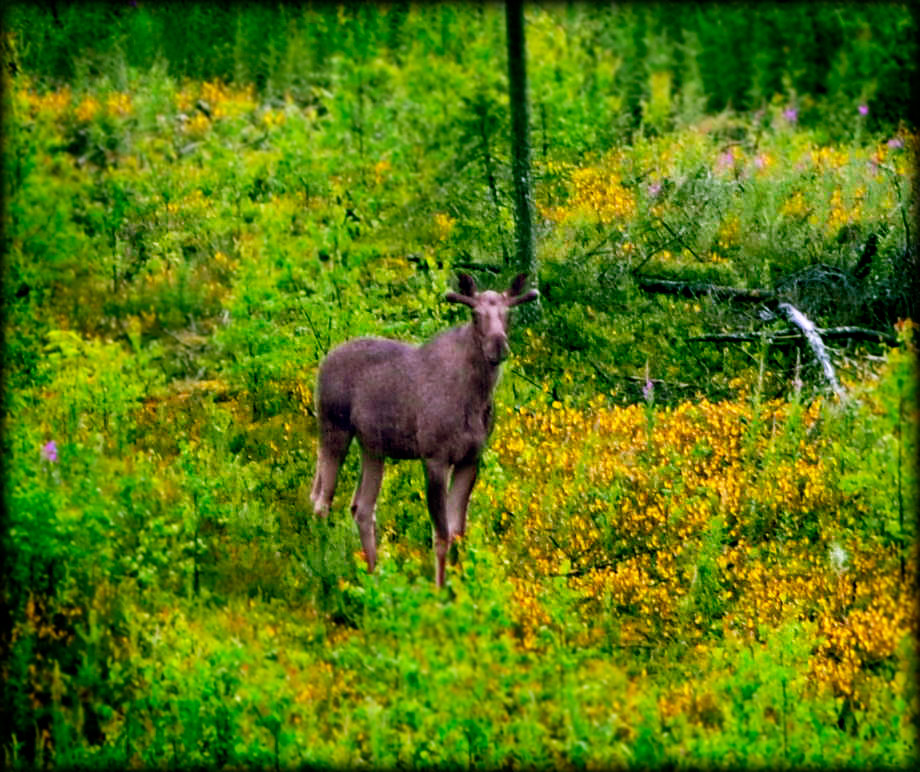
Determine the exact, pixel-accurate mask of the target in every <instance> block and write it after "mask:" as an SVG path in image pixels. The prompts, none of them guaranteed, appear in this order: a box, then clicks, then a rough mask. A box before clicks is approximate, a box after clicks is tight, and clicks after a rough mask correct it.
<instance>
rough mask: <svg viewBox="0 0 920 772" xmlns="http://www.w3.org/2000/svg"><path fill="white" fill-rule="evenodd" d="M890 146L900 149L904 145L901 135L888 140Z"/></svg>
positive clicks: (893, 148)
mask: <svg viewBox="0 0 920 772" xmlns="http://www.w3.org/2000/svg"><path fill="white" fill-rule="evenodd" d="M888 147H890V148H891V149H892V150H898V149H899V148H902V147H904V140H903V139H901V138H900V137H892V138H891V139H889V140H888Z"/></svg>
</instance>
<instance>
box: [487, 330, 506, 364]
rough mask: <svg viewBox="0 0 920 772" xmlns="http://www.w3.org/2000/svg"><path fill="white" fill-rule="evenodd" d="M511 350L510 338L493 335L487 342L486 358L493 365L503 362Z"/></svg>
mask: <svg viewBox="0 0 920 772" xmlns="http://www.w3.org/2000/svg"><path fill="white" fill-rule="evenodd" d="M510 352H511V349H510V348H509V347H508V336H506V335H492V336H490V337H489V338H488V339H487V340H486V351H485V354H486V358H487V359H488V360H489V362H490V363H491V364H493V365H497V364H499V363H501V362H503V361H504V360H505V359H506V358H507V357H508V354H509V353H510Z"/></svg>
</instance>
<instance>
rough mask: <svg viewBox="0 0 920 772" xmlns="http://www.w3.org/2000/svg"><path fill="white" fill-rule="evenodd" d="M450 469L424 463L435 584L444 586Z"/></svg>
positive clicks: (435, 462)
mask: <svg viewBox="0 0 920 772" xmlns="http://www.w3.org/2000/svg"><path fill="white" fill-rule="evenodd" d="M449 472H450V467H449V466H448V465H447V464H445V463H443V462H440V461H426V462H425V478H426V481H427V494H428V513H429V514H430V515H431V524H432V526H433V528H434V552H435V560H436V566H435V583H436V584H437V586H438V587H443V586H444V565H445V563H446V561H447V549H448V547H450V526H449V524H448V522H447V478H448V473H449Z"/></svg>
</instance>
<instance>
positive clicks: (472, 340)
mask: <svg viewBox="0 0 920 772" xmlns="http://www.w3.org/2000/svg"><path fill="white" fill-rule="evenodd" d="M460 330H461V333H462V334H463V338H464V343H465V344H466V346H465V348H466V350H467V354H468V356H467V363H468V367H469V378H470V380H471V381H472V382H473V383H474V384H475V387H476V389H475V391H476V394H477V396H479V397H481V399H482V401H483V402H488V401H490V400H491V399H492V392H493V391H494V390H495V384H496V383H498V377H499V375H500V374H501V363H500V362H499V363H496V364H493V363H492V362H490V361H489V360H488V359H486V356H485V354H484V353H483V351H482V341H480V340H479V336H478V335H477V334H476V329H475V327H474V326H473V322H469V323H468V324H466V325H464V326H463V327H461V328H460Z"/></svg>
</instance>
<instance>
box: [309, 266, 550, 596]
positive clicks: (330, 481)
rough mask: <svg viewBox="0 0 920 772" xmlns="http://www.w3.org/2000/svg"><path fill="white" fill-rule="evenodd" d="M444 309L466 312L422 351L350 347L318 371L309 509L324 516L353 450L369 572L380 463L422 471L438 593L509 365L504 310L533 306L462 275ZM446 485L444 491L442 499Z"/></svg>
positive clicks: (381, 343)
mask: <svg viewBox="0 0 920 772" xmlns="http://www.w3.org/2000/svg"><path fill="white" fill-rule="evenodd" d="M459 278H460V292H448V293H447V295H446V299H447V300H448V301H450V302H452V303H463V305H466V306H469V307H470V308H471V309H472V311H473V319H472V321H471V322H469V323H468V324H465V325H462V326H460V327H453V328H451V329H449V330H446V331H445V332H442V333H441V334H439V335H437V336H436V337H434V338H432V339H431V340H430V341H428V342H427V343H425V344H424V345H422V346H418V347H416V346H410V345H407V344H405V343H399V342H397V341H393V340H383V339H380V338H358V339H356V340H352V341H349V342H348V343H344V344H342V345H341V346H339V347H338V348H336V349H334V350H333V351H332V352H330V353H329V355H328V356H327V357H326V359H325V360H324V361H323V363H322V364H321V365H320V368H319V377H318V379H317V408H318V413H319V430H320V440H319V454H318V457H317V461H316V477H315V478H314V480H313V492H312V493H311V495H310V499H311V500H312V502H313V508H314V511H315V512H316V513H317V514H318V515H322V516H324V517H325V516H326V515H327V514H328V513H329V507H330V505H331V503H332V495H333V493H334V492H335V481H336V477H337V475H338V471H339V467H340V466H341V464H342V461H343V460H344V458H345V454H346V452H347V451H348V446H349V444H350V443H351V439H352V437H354V436H355V435H357V437H358V442H359V443H360V445H361V453H362V456H361V480H360V481H359V483H358V487H357V489H356V490H355V495H354V497H353V498H352V501H351V512H352V515H353V516H354V518H355V521H356V522H357V523H358V530H359V532H360V534H361V544H362V546H363V547H364V556H365V558H366V559H367V566H368V569H369V570H371V571H373V570H374V565H375V563H376V562H377V534H376V518H375V516H374V505H375V504H376V501H377V494H378V493H379V492H380V482H381V480H382V478H383V464H384V459H385V458H396V459H402V458H420V459H422V460H423V461H424V462H425V476H426V480H427V495H428V512H429V514H430V515H431V521H432V523H433V524H434V546H435V554H436V557H437V572H436V581H437V585H438V587H441V586H442V585H443V584H444V563H445V560H446V558H447V550H448V548H449V547H450V543H451V542H452V541H453V540H454V538H456V537H457V536H462V535H463V533H464V531H465V530H466V509H467V504H468V502H469V499H470V492H471V491H472V490H473V483H474V482H475V481H476V471H477V466H478V462H479V454H480V452H481V451H482V446H483V445H484V444H485V441H486V438H487V437H488V435H489V432H490V431H491V428H492V391H493V390H494V388H495V384H496V382H497V381H498V373H499V367H500V366H501V362H502V360H503V359H504V358H505V357H506V356H507V355H508V309H510V308H513V307H514V306H517V305H520V304H521V303H528V302H530V301H532V300H536V299H537V297H539V293H538V292H537V290H530V291H529V292H524V293H523V294H522V292H523V290H524V285H525V283H526V281H527V275H526V274H523V273H522V274H520V275H519V276H517V277H516V278H515V279H514V280H513V281H512V282H511V286H510V287H509V288H508V290H507V291H506V292H502V293H499V292H493V291H492V290H486V291H485V292H477V291H476V283H475V282H474V281H473V278H472V277H471V276H469V275H467V274H461V275H460V277H459ZM448 483H449V485H450V487H449V489H448Z"/></svg>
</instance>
